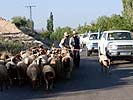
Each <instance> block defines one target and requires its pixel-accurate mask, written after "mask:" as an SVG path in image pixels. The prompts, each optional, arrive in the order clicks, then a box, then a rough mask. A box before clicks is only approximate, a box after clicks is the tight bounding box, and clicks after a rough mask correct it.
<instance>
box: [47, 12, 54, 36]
mask: <svg viewBox="0 0 133 100" xmlns="http://www.w3.org/2000/svg"><path fill="white" fill-rule="evenodd" d="M53 28H54V24H53V14H52V12H51V13H50V17H49V19H48V20H47V31H48V32H49V35H48V36H50V34H52V33H53V32H54V29H53Z"/></svg>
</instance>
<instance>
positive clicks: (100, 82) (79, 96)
mask: <svg viewBox="0 0 133 100" xmlns="http://www.w3.org/2000/svg"><path fill="white" fill-rule="evenodd" d="M100 67H101V66H100V64H99V63H98V60H97V56H95V55H93V56H91V57H86V56H85V52H84V51H83V52H82V53H81V64H80V68H77V69H74V71H73V74H72V78H71V80H66V81H60V82H57V83H56V85H55V88H54V90H53V91H45V90H44V88H43V87H41V88H39V89H37V90H34V91H33V90H32V89H31V87H30V86H29V85H27V86H24V87H21V88H20V87H12V88H9V90H4V92H0V100H133V64H132V63H128V62H124V61H119V62H114V64H113V65H112V66H111V69H110V74H108V75H105V74H103V73H101V70H100Z"/></svg>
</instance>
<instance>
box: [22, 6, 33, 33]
mask: <svg viewBox="0 0 133 100" xmlns="http://www.w3.org/2000/svg"><path fill="white" fill-rule="evenodd" d="M25 7H27V8H30V20H31V22H32V32H33V20H32V8H33V7H36V6H34V5H29V6H25Z"/></svg>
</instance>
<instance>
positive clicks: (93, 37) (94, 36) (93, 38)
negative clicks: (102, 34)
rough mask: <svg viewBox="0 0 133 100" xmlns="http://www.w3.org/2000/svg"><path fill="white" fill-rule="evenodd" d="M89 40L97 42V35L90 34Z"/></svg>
mask: <svg viewBox="0 0 133 100" xmlns="http://www.w3.org/2000/svg"><path fill="white" fill-rule="evenodd" d="M89 39H90V40H97V39H98V34H91V35H90V38H89Z"/></svg>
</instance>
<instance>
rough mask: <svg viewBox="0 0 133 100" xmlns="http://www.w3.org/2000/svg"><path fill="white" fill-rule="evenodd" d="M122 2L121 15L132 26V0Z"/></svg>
mask: <svg viewBox="0 0 133 100" xmlns="http://www.w3.org/2000/svg"><path fill="white" fill-rule="evenodd" d="M122 2H123V10H124V11H123V15H124V17H125V18H126V20H127V21H128V22H129V23H130V25H131V27H133V0H122Z"/></svg>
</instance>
